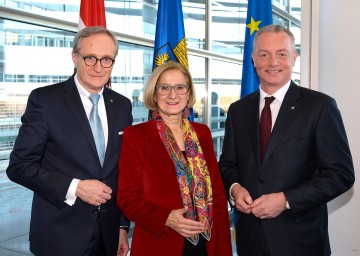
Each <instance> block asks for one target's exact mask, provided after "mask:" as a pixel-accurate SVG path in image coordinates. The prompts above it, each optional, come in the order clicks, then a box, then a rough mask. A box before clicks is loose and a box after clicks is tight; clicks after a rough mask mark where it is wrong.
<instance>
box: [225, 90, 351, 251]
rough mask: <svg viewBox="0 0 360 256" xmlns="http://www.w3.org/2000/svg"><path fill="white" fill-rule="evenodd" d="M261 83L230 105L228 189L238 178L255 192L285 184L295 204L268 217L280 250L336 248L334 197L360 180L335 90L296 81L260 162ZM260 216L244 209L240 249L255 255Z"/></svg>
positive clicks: (268, 231)
mask: <svg viewBox="0 0 360 256" xmlns="http://www.w3.org/2000/svg"><path fill="white" fill-rule="evenodd" d="M259 97H260V93H259V91H256V92H255V93H253V94H250V95H249V96H247V97H245V98H244V99H242V100H240V101H237V102H235V103H233V104H232V105H231V106H230V108H229V111H228V116H227V120H226V125H225V138H224V147H223V151H222V155H221V157H220V161H219V166H220V171H221V175H222V178H223V182H224V186H225V191H226V193H229V189H230V186H231V185H232V184H233V183H235V182H238V183H240V185H242V186H243V187H245V188H246V189H247V190H248V191H249V193H250V195H251V197H252V198H253V200H255V199H256V198H258V197H260V196H261V195H264V194H270V193H276V192H281V191H283V192H284V193H285V196H286V198H287V200H288V201H289V204H290V207H291V210H289V211H284V212H283V213H282V214H280V215H279V216H278V217H276V218H274V219H268V220H262V221H261V222H262V227H263V230H264V234H265V237H266V241H267V244H268V247H269V250H270V252H271V253H272V255H276V256H288V255H304V256H305V255H306V256H323V255H330V244H329V237H328V216H327V215H328V213H327V206H326V203H327V202H329V201H330V200H332V199H333V198H335V197H336V196H338V195H340V194H341V193H343V192H345V191H347V190H348V189H349V188H350V187H351V186H352V185H353V183H354V180H355V177H354V169H353V163H352V157H351V154H350V150H349V145H348V141H347V138H346V133H345V129H344V125H343V122H342V119H341V116H340V112H339V110H338V109H337V106H336V103H335V100H334V99H332V98H331V97H329V96H327V95H325V94H322V93H319V92H315V91H312V90H309V89H306V88H303V87H299V86H297V85H296V84H294V83H291V85H290V87H289V90H288V91H287V93H286V95H285V98H284V101H283V103H282V105H281V108H280V111H279V114H278V117H277V119H276V122H275V125H274V127H273V130H272V134H271V137H270V141H269V145H268V148H267V151H266V154H265V158H264V161H263V163H261V162H260V148H259V147H260V146H259V145H260V142H259V141H260V139H259ZM254 221H255V216H254V215H253V214H250V215H246V214H244V213H240V212H237V224H236V230H237V235H236V238H237V250H238V254H239V255H248V253H249V250H250V248H249V245H250V240H251V234H252V232H256V230H253V224H254Z"/></svg>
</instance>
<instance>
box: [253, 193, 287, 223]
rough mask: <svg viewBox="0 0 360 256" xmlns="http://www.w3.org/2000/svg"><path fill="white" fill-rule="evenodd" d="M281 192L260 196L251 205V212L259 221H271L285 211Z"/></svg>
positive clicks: (283, 197) (283, 196)
mask: <svg viewBox="0 0 360 256" xmlns="http://www.w3.org/2000/svg"><path fill="white" fill-rule="evenodd" d="M285 200H286V199H285V195H284V193H283V192H279V193H272V194H267V195H262V196H261V197H259V198H258V199H256V200H255V201H254V203H253V204H252V205H251V212H252V213H253V214H254V215H255V216H256V217H257V218H260V219H272V218H276V217H277V216H279V215H280V214H281V213H282V212H283V211H284V210H285Z"/></svg>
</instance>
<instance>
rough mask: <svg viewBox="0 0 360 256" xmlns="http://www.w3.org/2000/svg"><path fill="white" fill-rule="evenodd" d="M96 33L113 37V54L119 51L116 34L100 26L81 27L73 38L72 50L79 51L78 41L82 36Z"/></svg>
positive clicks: (79, 41)
mask: <svg viewBox="0 0 360 256" xmlns="http://www.w3.org/2000/svg"><path fill="white" fill-rule="evenodd" d="M98 34H105V35H108V36H110V37H111V38H112V39H113V41H114V44H115V56H116V55H117V54H118V51H119V44H118V41H117V39H116V36H115V35H114V33H113V32H111V31H110V30H108V29H106V28H104V27H101V26H93V27H86V28H83V29H82V30H80V31H79V32H78V33H77V34H76V35H75V37H74V40H73V52H79V51H80V43H81V40H82V39H83V38H86V37H89V36H93V35H98Z"/></svg>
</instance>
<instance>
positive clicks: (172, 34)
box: [153, 0, 194, 121]
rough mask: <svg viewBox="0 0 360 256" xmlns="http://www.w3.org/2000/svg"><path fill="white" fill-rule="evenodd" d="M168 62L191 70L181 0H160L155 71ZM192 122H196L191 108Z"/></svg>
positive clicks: (154, 62) (190, 118) (155, 46)
mask: <svg viewBox="0 0 360 256" xmlns="http://www.w3.org/2000/svg"><path fill="white" fill-rule="evenodd" d="M166 62H179V63H181V64H182V65H183V66H185V67H187V68H189V64H188V55H187V46H186V37H185V28H184V17H183V12H182V5H181V0H159V4H158V13H157V20H156V32H155V45H154V60H153V69H154V68H156V67H157V66H160V65H161V64H164V63H166ZM189 120H190V121H194V114H193V109H192V108H190V117H189Z"/></svg>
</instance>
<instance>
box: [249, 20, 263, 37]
mask: <svg viewBox="0 0 360 256" xmlns="http://www.w3.org/2000/svg"><path fill="white" fill-rule="evenodd" d="M250 19H251V21H250V24H247V25H246V27H247V28H250V36H251V35H252V33H254V31H258V30H259V25H260V23H261V20H259V21H255V20H254V19H253V18H252V17H251V18H250Z"/></svg>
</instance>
